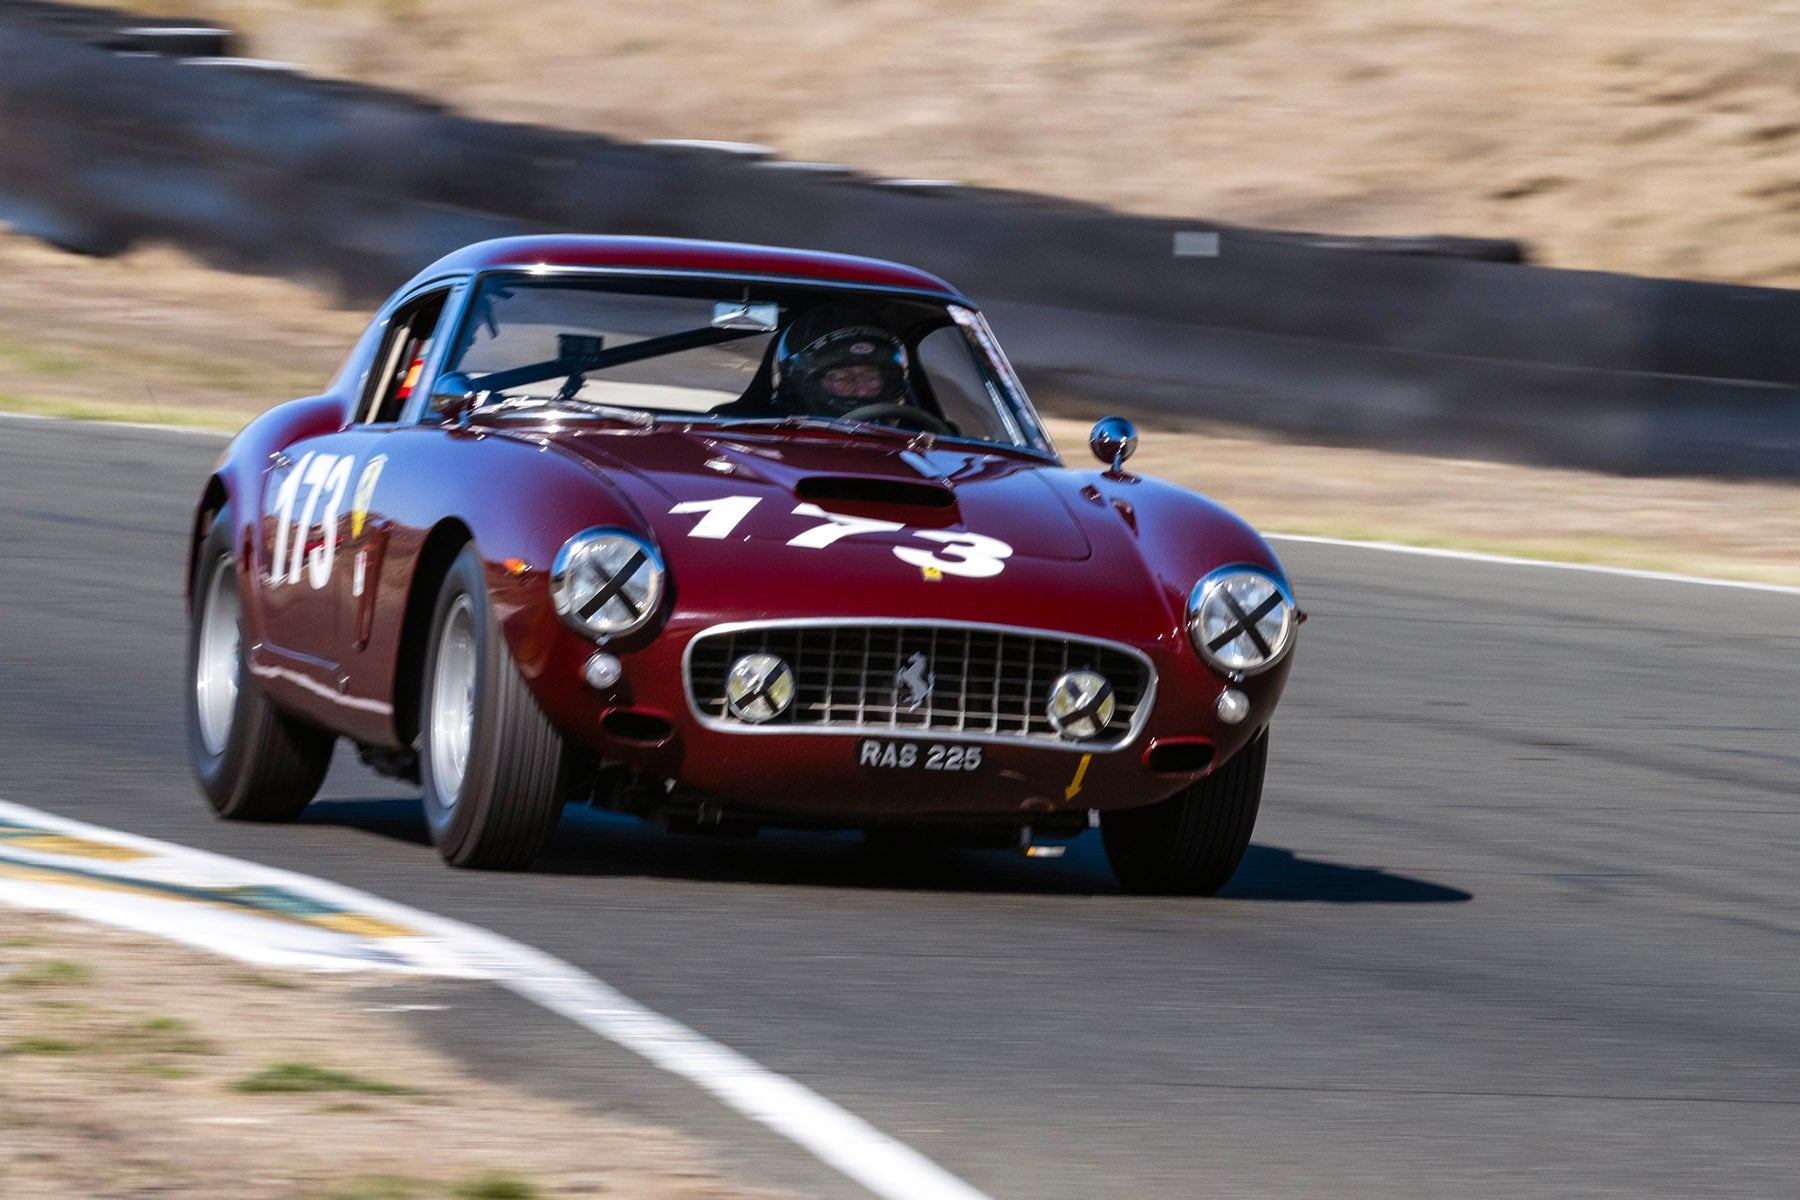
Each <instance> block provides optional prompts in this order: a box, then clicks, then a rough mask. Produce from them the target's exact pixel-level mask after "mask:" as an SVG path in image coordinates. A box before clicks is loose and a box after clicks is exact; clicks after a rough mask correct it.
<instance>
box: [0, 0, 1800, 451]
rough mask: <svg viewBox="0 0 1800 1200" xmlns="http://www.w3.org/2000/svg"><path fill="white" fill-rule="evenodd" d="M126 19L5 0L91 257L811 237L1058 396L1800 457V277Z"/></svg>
mask: <svg viewBox="0 0 1800 1200" xmlns="http://www.w3.org/2000/svg"><path fill="white" fill-rule="evenodd" d="M71 12H72V13H73V14H74V15H70V14H71ZM163 25H164V27H166V28H176V29H196V28H198V27H197V26H195V25H194V24H193V23H184V22H165V23H163ZM127 28H129V29H134V30H141V29H143V28H149V27H148V26H141V27H140V26H139V25H137V24H136V23H135V19H134V18H129V17H125V16H122V15H119V14H112V15H110V16H109V15H108V14H106V13H105V12H104V10H90V9H77V10H68V9H64V8H63V7H62V6H59V5H54V4H47V3H41V2H35V0H34V2H30V3H26V2H24V0H0V220H6V221H8V222H10V223H11V224H12V225H13V226H14V227H15V228H17V229H19V230H20V231H22V232H25V233H29V234H33V235H35V236H38V237H42V238H44V239H46V240H49V241H51V242H54V243H57V244H59V245H62V246H66V247H69V248H73V249H78V250H83V251H86V252H89V253H96V254H111V253H116V252H118V251H120V250H122V249H124V248H125V247H127V246H129V245H131V244H132V243H134V242H137V241H140V240H162V241H168V242H172V243H174V244H176V245H179V246H181V247H184V248H186V249H188V250H190V251H193V252H195V253H197V254H199V255H201V256H202V257H204V258H206V259H208V260H209V261H212V262H214V263H216V264H219V265H222V266H227V267H231V268H234V269H240V270H252V271H261V272H270V273H279V274H283V275H288V276H293V277H298V278H302V279H306V280H309V281H318V282H325V283H328V284H330V285H331V286H333V287H335V288H336V289H337V290H338V291H339V293H340V294H341V295H342V296H343V297H344V298H345V299H347V300H353V301H358V302H360V301H363V300H367V299H370V298H373V297H378V296H382V295H385V294H386V293H387V292H388V291H389V290H390V289H391V288H392V287H393V286H394V285H395V284H396V283H397V282H399V281H401V280H403V279H405V278H406V277H408V276H410V275H411V274H412V273H413V272H414V271H415V270H416V269H417V268H418V267H419V266H420V265H421V264H423V263H426V262H428V261H430V260H431V259H433V258H435V257H436V256H438V255H439V254H441V253H442V252H444V251H446V250H448V249H451V248H453V247H455V246H458V245H461V244H463V243H466V242H469V241H473V240H476V239H479V238H484V237H493V236H501V235H506V234H514V233H525V232H539V231H551V230H567V231H578V232H596V233H635V234H661V235H668V236H679V237H705V238H718V239H723V240H733V241H747V242H764V243H774V244H787V245H793V244H800V245H807V246H812V247H817V248H820V249H826V250H837V251H844V252H848V253H856V254H870V255H875V256H877V257H884V258H894V259H899V260H901V261H904V262H909V263H914V264H917V265H919V266H922V267H925V268H926V269H928V270H932V271H936V272H938V273H940V274H942V275H943V276H945V277H946V278H949V279H951V280H953V281H954V282H956V283H957V284H958V286H960V287H962V288H964V289H965V290H967V291H968V292H969V294H970V295H972V296H974V297H976V298H978V299H979V300H980V301H981V302H982V303H983V305H984V306H985V307H986V308H988V309H989V311H990V312H991V314H992V317H993V321H994V324H995V325H996V327H997V328H998V330H999V332H1000V334H1001V337H1002V339H1003V341H1004V342H1005V343H1006V345H1007V346H1008V348H1009V351H1010V353H1011V354H1012V355H1013V357H1014V359H1015V361H1016V362H1017V365H1018V366H1019V368H1020V372H1021V374H1022V375H1023V376H1024V378H1025V380H1026V382H1027V384H1028V385H1030V386H1031V387H1033V389H1034V390H1035V391H1036V392H1037V393H1038V396H1039V399H1040V401H1045V402H1047V403H1046V404H1045V406H1046V407H1048V408H1050V409H1052V410H1062V411H1068V412H1071V413H1075V412H1081V413H1086V414H1092V415H1097V410H1098V409H1099V408H1100V407H1107V408H1119V409H1125V410H1129V411H1134V412H1138V413H1140V414H1144V413H1148V414H1154V413H1158V412H1162V413H1172V414H1182V415H1187V416H1194V417H1200V418H1205V419H1209V420H1215V421H1220V422H1226V423H1230V424H1235V425H1243V426H1250V427H1254V428H1260V429H1266V430H1273V431H1276V432H1278V433H1281V434H1283V435H1287V436H1293V437H1299V438H1307V439H1313V440H1323V441H1329V442H1341V443H1345V444H1359V445H1375V446H1385V447H1391V448H1398V449H1405V450H1413V451H1420V452H1433V453H1444V454H1454V455H1466V456H1482V457H1498V458H1505V459H1512V460H1519V461H1528V462H1539V463H1549V464H1559V465H1571V466H1582V467H1592V468H1599V469H1605V470H1613V471H1626V472H1658V473H1705V474H1726V475H1764V476H1793V475H1796V474H1800V359H1797V358H1796V356H1795V355H1794V354H1793V353H1792V351H1791V350H1790V349H1789V344H1790V340H1791V339H1792V337H1793V333H1792V331H1793V330H1795V329H1796V328H1800V293H1795V292H1789V291H1783V290H1777V289H1769V288H1751V287H1736V286H1728V285H1721V284H1704V283H1692V282H1683V281H1676V280H1660V279H1643V278H1636V277H1631V276H1622V275H1610V274H1603V273H1598V272H1583V271H1564V270H1553V269H1548V268H1541V267H1532V266H1526V265H1522V259H1523V253H1522V249H1521V247H1519V245H1518V244H1517V243H1514V242H1507V241H1504V240H1489V239H1478V238H1477V239H1469V238H1398V239H1393V238H1341V237H1332V236H1328V235H1309V234H1295V233H1278V232H1268V231H1259V230H1252V229H1243V228H1234V227H1228V226H1220V225H1215V224H1209V223H1206V222H1198V221H1177V220H1168V219H1158V218H1149V217H1136V216H1130V215H1124V214H1120V213H1116V212H1113V211H1110V210H1107V209H1103V208H1099V207H1096V206H1091V205H1085V204H1078V203H1073V202H1067V201H1060V200H1054V199H1051V198H1046V197H1040V196H1032V195H1026V194H1022V193H1016V192H1003V191H997V190H991V189H974V188H962V187H958V186H956V185H952V184H944V183H939V182H935V181H922V180H880V179H873V178H869V177H866V176H861V175H858V174H856V173H854V172H851V171H849V170H847V169H843V168H831V167H829V166H826V165H823V164H801V163H786V162H782V161H780V160H778V159H773V158H770V157H768V155H767V153H766V152H764V151H762V150H761V149H760V148H756V147H740V146H731V145H722V144H718V143H675V144H670V143H663V144H654V145H652V144H638V143H629V142H620V141H616V140H613V139H609V138H606V137H602V136H597V135H589V134H574V133H567V132H561V131H557V130H552V129H545V128H540V127H534V126H526V125H515V124H502V123H498V122H491V121H480V120H475V119H472V118H469V117H466V116H462V115H459V114H456V113H453V112H449V111H446V110H445V109H443V108H442V107H440V106H438V105H435V104H432V103H429V102H425V101H422V100H420V99H418V98H416V97H412V96H407V95H403V94H400V93H395V92H390V91H385V90H382V89H378V88H372V87H366V86H362V85H355V84H348V83H341V82H333V81H327V80H320V79H315V78H311V77H307V76H304V75H301V74H298V73H297V72H294V71H292V70H291V69H282V68H281V67H280V65H279V64H259V63H255V62H252V61H248V60H243V59H234V58H229V57H220V56H219V55H217V54H212V53H209V54H207V55H205V56H202V57H178V56H176V55H181V54H186V53H189V52H188V51H185V50H181V49H179V48H178V47H179V46H180V45H181V42H180V36H179V35H176V34H171V35H169V37H168V43H169V47H174V48H173V49H170V51H169V52H168V53H145V52H143V51H142V50H137V51H134V52H132V53H128V54H122V53H119V52H117V51H116V50H114V49H110V48H109V47H114V46H117V45H119V39H120V38H121V37H122V36H125V35H124V34H123V33H122V32H121V31H122V30H124V29H127ZM131 36H133V37H140V36H142V35H141V34H140V33H134V34H132V35H131ZM196 36H198V35H196ZM149 37H150V41H151V42H156V40H157V38H156V35H154V34H151V35H149ZM229 45H230V41H229V37H228V35H226V36H225V37H224V38H223V40H222V41H220V42H219V43H218V44H216V45H212V44H209V45H207V46H206V47H205V49H208V50H225V49H229Z"/></svg>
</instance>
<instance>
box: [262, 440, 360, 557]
mask: <svg viewBox="0 0 1800 1200" xmlns="http://www.w3.org/2000/svg"><path fill="white" fill-rule="evenodd" d="M355 465H356V458H355V456H354V455H350V454H311V453H308V454H305V455H302V456H301V458H300V461H299V462H298V463H297V464H295V466H294V469H293V471H292V472H290V473H289V474H288V477H287V478H286V479H284V480H282V481H281V487H280V489H279V490H277V491H276V493H275V504H274V506H273V507H274V509H275V548H274V550H273V551H271V552H270V554H269V585H270V586H271V587H276V586H279V585H281V584H283V583H289V584H293V583H299V582H300V574H301V572H302V571H303V570H304V571H305V573H306V582H307V583H308V584H310V585H311V586H312V587H314V588H322V587H324V586H325V585H326V584H327V583H329V582H330V581H331V566H332V562H333V560H334V559H335V558H336V557H337V539H338V518H339V517H341V516H342V515H343V513H344V492H345V491H346V490H347V489H348V488H349V486H350V471H351V469H352V468H353V467H355ZM302 489H304V490H305V491H306V503H305V504H303V505H301V504H300V503H299V502H300V492H301V491H302ZM321 499H323V500H324V501H325V506H324V509H323V511H321V510H320V507H319V501H320V500H321ZM296 505H299V507H300V519H299V520H298V521H296V520H295V519H294V508H295V506H296ZM315 516H316V517H317V518H318V521H317V524H318V525H319V526H320V536H319V543H318V545H316V546H312V547H308V546H307V542H308V541H309V540H310V539H311V536H312V531H313V527H314V524H315V522H314V517H315Z"/></svg>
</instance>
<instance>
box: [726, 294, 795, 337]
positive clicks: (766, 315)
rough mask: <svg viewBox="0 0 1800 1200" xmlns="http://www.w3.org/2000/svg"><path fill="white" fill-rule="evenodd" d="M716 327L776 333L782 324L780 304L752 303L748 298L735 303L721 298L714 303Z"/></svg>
mask: <svg viewBox="0 0 1800 1200" xmlns="http://www.w3.org/2000/svg"><path fill="white" fill-rule="evenodd" d="M712 324H713V328H714V329H747V330H750V331H751V332H753V333H774V332H775V330H776V329H777V328H778V327H779V326H780V325H781V306H780V305H779V304H752V303H750V302H749V301H748V300H745V301H743V302H741V303H733V302H732V301H730V300H721V301H719V302H718V303H717V304H715V305H713V318H712Z"/></svg>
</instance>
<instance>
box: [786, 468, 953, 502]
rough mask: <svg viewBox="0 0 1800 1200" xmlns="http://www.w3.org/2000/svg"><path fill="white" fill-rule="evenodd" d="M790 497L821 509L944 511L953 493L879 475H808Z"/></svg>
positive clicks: (918, 482)
mask: <svg viewBox="0 0 1800 1200" xmlns="http://www.w3.org/2000/svg"><path fill="white" fill-rule="evenodd" d="M794 494H795V495H796V496H798V497H799V498H800V499H802V500H808V501H811V502H812V503H814V504H817V505H819V506H820V507H821V508H830V507H833V506H834V505H846V504H853V505H864V504H878V505H899V506H903V507H906V508H932V509H945V508H953V507H955V505H956V493H955V492H953V491H951V490H950V489H949V488H947V487H945V486H944V485H943V484H939V483H925V482H923V481H918V480H910V479H894V478H891V477H888V476H880V475H808V476H806V477H805V478H803V479H801V480H799V481H798V482H796V483H795V484H794Z"/></svg>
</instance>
